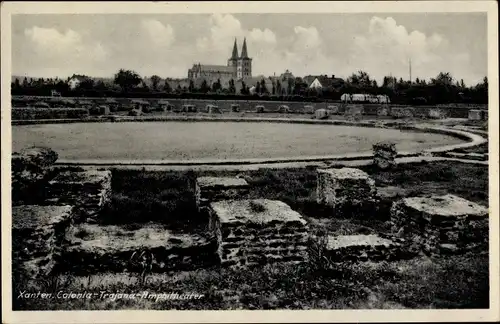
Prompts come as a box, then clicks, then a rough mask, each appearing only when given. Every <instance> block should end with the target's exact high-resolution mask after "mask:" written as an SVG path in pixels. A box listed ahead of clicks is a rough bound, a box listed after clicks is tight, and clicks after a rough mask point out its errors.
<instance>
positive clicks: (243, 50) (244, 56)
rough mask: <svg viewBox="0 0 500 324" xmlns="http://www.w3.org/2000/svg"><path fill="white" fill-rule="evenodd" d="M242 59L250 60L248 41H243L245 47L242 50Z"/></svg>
mask: <svg viewBox="0 0 500 324" xmlns="http://www.w3.org/2000/svg"><path fill="white" fill-rule="evenodd" d="M241 58H248V53H247V39H246V38H245V39H243V47H242V49H241Z"/></svg>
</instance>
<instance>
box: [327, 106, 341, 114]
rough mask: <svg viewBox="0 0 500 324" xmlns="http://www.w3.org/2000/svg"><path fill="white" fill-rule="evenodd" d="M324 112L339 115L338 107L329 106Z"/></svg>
mask: <svg viewBox="0 0 500 324" xmlns="http://www.w3.org/2000/svg"><path fill="white" fill-rule="evenodd" d="M326 110H328V111H329V112H330V114H331V115H337V114H338V113H339V106H337V105H330V106H327V107H326Z"/></svg>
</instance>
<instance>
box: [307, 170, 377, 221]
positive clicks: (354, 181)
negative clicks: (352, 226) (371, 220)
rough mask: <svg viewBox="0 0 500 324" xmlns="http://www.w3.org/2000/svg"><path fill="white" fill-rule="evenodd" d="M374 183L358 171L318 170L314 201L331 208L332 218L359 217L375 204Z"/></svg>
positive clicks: (375, 190)
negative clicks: (342, 216) (343, 216)
mask: <svg viewBox="0 0 500 324" xmlns="http://www.w3.org/2000/svg"><path fill="white" fill-rule="evenodd" d="M376 194H377V189H376V187H375V181H374V180H373V179H371V178H370V177H369V176H368V174H367V173H366V172H364V171H361V170H359V169H353V168H341V169H318V177H317V188H316V200H317V203H318V204H322V205H327V206H329V207H332V208H333V210H334V214H333V215H332V217H337V216H341V215H345V216H347V215H349V216H353V215H361V214H363V213H366V212H368V211H370V210H371V211H373V208H374V207H375V204H376Z"/></svg>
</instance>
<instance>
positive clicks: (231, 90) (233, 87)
mask: <svg viewBox="0 0 500 324" xmlns="http://www.w3.org/2000/svg"><path fill="white" fill-rule="evenodd" d="M229 93H236V87H235V86H234V80H233V79H231V80H229Z"/></svg>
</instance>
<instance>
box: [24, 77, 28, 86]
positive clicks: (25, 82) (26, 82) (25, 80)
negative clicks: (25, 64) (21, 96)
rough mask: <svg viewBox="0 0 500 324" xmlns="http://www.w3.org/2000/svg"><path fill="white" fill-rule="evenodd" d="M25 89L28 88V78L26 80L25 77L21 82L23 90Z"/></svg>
mask: <svg viewBox="0 0 500 324" xmlns="http://www.w3.org/2000/svg"><path fill="white" fill-rule="evenodd" d="M27 87H29V82H28V78H27V77H24V80H23V88H27Z"/></svg>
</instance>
